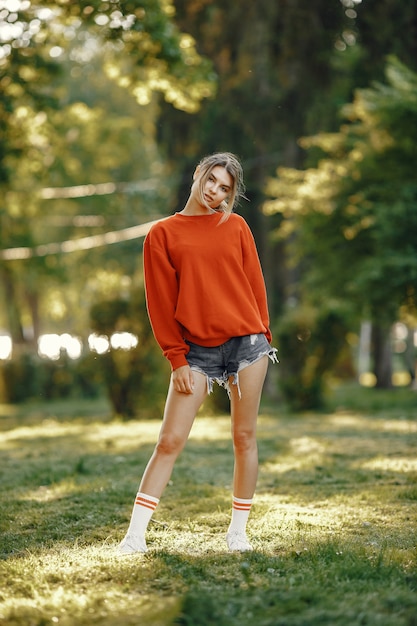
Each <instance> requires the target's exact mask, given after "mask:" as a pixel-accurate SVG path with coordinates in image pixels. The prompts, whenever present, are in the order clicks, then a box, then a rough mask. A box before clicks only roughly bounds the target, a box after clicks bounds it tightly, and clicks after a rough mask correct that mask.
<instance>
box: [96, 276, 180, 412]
mask: <svg viewBox="0 0 417 626" xmlns="http://www.w3.org/2000/svg"><path fill="white" fill-rule="evenodd" d="M90 320H91V327H92V329H93V330H94V331H95V332H96V333H98V334H100V335H106V336H107V337H111V335H112V334H113V333H115V332H130V333H133V334H134V335H136V336H137V337H138V345H137V347H135V348H132V349H130V350H123V349H116V348H113V347H111V348H110V349H109V350H108V351H107V352H106V353H104V354H101V355H99V354H97V355H94V356H93V355H92V356H91V357H90V360H93V361H94V365H95V367H96V368H97V369H98V372H99V375H100V379H101V380H102V382H103V384H104V387H105V389H106V391H107V394H108V397H109V400H110V402H111V404H112V406H113V409H114V412H115V414H116V415H119V416H121V417H124V418H127V419H129V418H132V417H134V416H138V415H141V416H142V417H143V416H144V415H146V416H147V417H149V415H151V416H153V417H160V415H161V412H162V409H163V403H164V400H165V392H166V386H167V383H168V374H169V366H168V365H167V363H165V359H163V357H162V355H161V353H160V349H159V348H158V346H157V344H156V342H155V340H154V338H153V334H152V331H151V327H150V325H149V322H148V318H147V312H146V304H145V296H144V290H143V287H140V288H139V289H137V290H135V291H134V292H132V296H131V298H130V299H129V300H127V299H114V300H107V301H100V302H97V303H95V304H94V306H93V307H92V308H91V311H90Z"/></svg>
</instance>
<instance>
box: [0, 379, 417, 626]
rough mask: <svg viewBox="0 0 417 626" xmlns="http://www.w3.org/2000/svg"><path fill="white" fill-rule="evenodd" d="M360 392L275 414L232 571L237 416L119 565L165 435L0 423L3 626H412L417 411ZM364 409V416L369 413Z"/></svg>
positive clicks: (31, 418)
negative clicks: (145, 475) (244, 542)
mask: <svg viewBox="0 0 417 626" xmlns="http://www.w3.org/2000/svg"><path fill="white" fill-rule="evenodd" d="M381 398H384V396H383V395H378V392H377V391H375V390H372V391H370V390H367V391H366V392H364V391H361V390H356V389H355V388H354V387H352V389H351V390H350V391H349V392H348V393H346V392H345V393H344V395H341V396H340V397H337V398H336V399H334V401H333V407H334V408H333V410H332V411H331V412H327V413H320V414H319V413H317V414H316V413H310V414H306V415H302V416H300V415H291V414H288V413H286V412H283V411H281V409H280V407H279V406H276V407H274V406H270V407H264V409H263V411H262V415H261V418H260V420H259V449H260V461H261V467H260V477H259V488H258V491H257V494H256V498H255V505H254V508H253V511H252V514H251V519H250V527H249V535H250V537H251V539H252V542H253V544H254V546H255V548H256V550H255V552H253V553H250V554H248V553H247V554H242V555H240V554H229V553H227V552H226V549H225V532H226V529H227V526H228V523H229V515H230V498H231V474H232V455H231V444H230V435H229V420H228V418H227V417H218V418H213V417H207V416H205V413H204V410H203V411H202V413H201V415H200V416H199V417H198V418H197V421H196V423H195V426H194V429H193V432H192V436H191V438H190V441H189V443H188V445H187V448H186V450H185V451H184V453H183V455H182V456H181V458H180V460H179V462H178V464H177V466H176V468H175V471H174V474H173V476H172V481H171V484H170V485H169V486H168V488H167V490H166V492H165V494H164V497H163V498H162V500H161V503H160V505H159V507H158V509H157V512H156V514H155V520H154V522H153V523H151V526H150V529H149V534H148V546H149V548H150V551H149V553H148V554H146V555H135V556H130V557H119V556H118V555H117V553H116V550H115V547H116V545H117V543H118V542H119V541H120V540H121V538H122V537H123V534H124V532H125V530H126V527H127V524H128V521H129V517H130V511H131V506H132V503H133V498H134V495H135V493H136V489H137V485H138V481H139V478H140V475H141V473H142V471H143V468H144V465H145V463H146V461H147V459H148V457H149V455H150V453H151V451H152V448H153V444H154V442H155V439H156V436H157V433H158V430H159V422H158V421H130V422H121V421H117V420H112V419H111V418H110V417H109V416H108V415H107V409H106V407H105V406H101V407H97V411H98V412H97V413H96V414H94V411H93V410H92V408H91V407H85V406H84V407H82V408H80V411H81V410H82V412H83V416H80V417H76V418H74V417H73V416H74V407H73V406H72V405H70V404H68V405H61V406H58V405H56V406H49V407H25V408H24V409H19V410H16V409H15V408H12V407H1V409H0V429H1V431H0V476H1V481H0V531H1V537H0V542H1V543H0V556H1V560H0V580H1V585H0V624H7V625H16V626H49V625H53V624H60V625H64V626H69V625H71V626H72V625H77V626H85V625H87V624H98V625H103V626H104V625H106V626H108V625H114V626H124V625H127V626H128V625H133V624H135V625H136V624H137V625H140V626H159V625H161V626H162V625H163V626H169V625H175V624H176V625H183V626H185V625H187V626H208V625H209V624H212V625H213V626H235V625H236V626H237V625H239V626H249V625H250V626H253V625H256V626H292V625H294V626H307V625H308V626H310V625H317V626H323V625H330V626H335V625H346V626H347V625H349V626H357V625H361V624H364V625H368V626H416V625H417V480H416V479H417V419H416V416H417V394H416V393H414V394H413V393H412V392H405V393H397V392H390V393H389V394H385V401H381ZM361 405H362V407H365V408H360V406H361Z"/></svg>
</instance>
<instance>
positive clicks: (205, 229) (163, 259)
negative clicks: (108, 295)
mask: <svg viewBox="0 0 417 626" xmlns="http://www.w3.org/2000/svg"><path fill="white" fill-rule="evenodd" d="M221 217H222V215H221V214H219V213H213V214H209V215H193V216H187V215H182V214H180V213H176V214H175V215H172V216H170V217H168V218H166V219H164V220H161V221H160V222H158V223H157V224H155V225H154V226H153V227H152V228H151V230H150V231H149V233H148V235H147V236H146V238H145V242H144V246H143V252H144V254H143V258H144V274H145V291H146V301H147V307H148V314H149V319H150V322H151V326H152V330H153V333H154V336H155V339H156V341H157V342H158V344H159V345H160V347H161V349H162V351H163V353H164V355H165V356H166V358H167V359H168V360H169V361H170V363H171V367H172V369H173V370H175V369H177V368H178V367H181V366H182V365H187V358H186V355H187V352H188V351H189V347H188V345H187V343H186V342H185V340H187V341H190V342H192V343H196V344H198V345H201V346H211V347H213V346H218V345H221V344H222V343H225V342H226V341H228V340H229V339H231V338H232V337H238V336H242V335H251V334H255V333H264V334H265V336H266V338H267V339H268V341H271V333H270V330H269V316H268V308H267V298H266V290H265V283H264V278H263V275H262V270H261V265H260V262H259V257H258V253H257V250H256V246H255V242H254V239H253V235H252V233H251V231H250V229H249V227H248V225H247V223H246V222H245V220H244V219H243V218H242V217H241V216H240V215H238V214H236V213H232V214H231V215H230V217H229V219H228V220H226V221H223V222H222V223H219V222H220V220H221Z"/></svg>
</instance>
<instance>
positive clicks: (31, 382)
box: [0, 353, 102, 404]
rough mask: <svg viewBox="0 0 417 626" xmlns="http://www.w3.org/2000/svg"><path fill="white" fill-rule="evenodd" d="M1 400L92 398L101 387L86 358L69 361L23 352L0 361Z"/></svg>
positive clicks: (17, 401) (7, 401)
mask: <svg viewBox="0 0 417 626" xmlns="http://www.w3.org/2000/svg"><path fill="white" fill-rule="evenodd" d="M0 377H1V379H2V384H1V385H0V390H2V393H1V394H0V400H1V402H6V403H12V404H14V403H21V402H26V401H28V400H38V401H39V400H44V401H45V400H55V399H60V398H95V397H97V396H98V395H99V394H100V393H101V391H102V389H101V386H100V381H99V379H98V377H97V375H96V374H95V372H94V370H93V369H92V368H90V367H86V358H85V357H84V358H82V359H80V360H79V361H71V360H70V359H68V358H66V357H64V356H61V358H60V359H59V360H57V361H50V360H46V359H42V358H40V357H37V356H34V355H33V354H31V353H24V354H22V355H20V356H16V357H14V358H13V359H12V360H11V361H4V362H2V363H1V364H0Z"/></svg>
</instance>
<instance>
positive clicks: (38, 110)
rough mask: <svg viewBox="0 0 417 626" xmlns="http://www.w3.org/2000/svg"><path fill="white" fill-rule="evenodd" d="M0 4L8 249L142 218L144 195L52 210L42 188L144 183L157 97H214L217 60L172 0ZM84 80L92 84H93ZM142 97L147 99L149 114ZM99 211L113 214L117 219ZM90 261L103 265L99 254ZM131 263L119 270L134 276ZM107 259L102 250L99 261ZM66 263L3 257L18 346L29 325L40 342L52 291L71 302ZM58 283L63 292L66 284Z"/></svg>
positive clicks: (188, 105) (153, 162)
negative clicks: (185, 26) (198, 42)
mask: <svg viewBox="0 0 417 626" xmlns="http://www.w3.org/2000/svg"><path fill="white" fill-rule="evenodd" d="M3 5H4V6H3ZM1 9H2V20H3V21H2V25H1V40H0V42H1V45H0V71H1V76H0V88H1V92H2V99H1V102H0V130H1V133H0V197H1V198H2V201H1V203H0V221H1V230H0V246H1V248H14V247H19V246H24V247H29V248H30V247H33V246H36V245H40V244H44V243H48V242H49V241H51V238H52V241H53V240H54V239H53V238H54V237H55V236H56V238H57V239H56V240H58V241H59V240H62V239H63V238H69V237H72V236H74V234H75V233H76V234H77V235H80V234H83V229H84V232H85V230H88V231H89V234H90V233H91V232H103V230H105V229H109V228H110V230H114V229H115V228H117V227H118V226H119V227H123V226H128V225H130V224H131V223H132V222H133V220H135V221H137V217H138V214H140V213H141V212H142V213H144V214H146V212H147V208H146V206H144V201H145V200H146V198H149V197H150V194H149V191H148V192H145V193H142V194H141V196H140V198H139V197H138V194H136V196H135V195H132V194H131V195H130V198H129V202H120V201H117V202H115V201H114V200H113V199H112V198H106V200H105V201H103V198H100V199H99V201H97V198H94V197H90V196H89V197H87V198H85V199H79V200H76V201H74V200H68V199H61V200H59V199H58V200H54V201H53V202H52V201H49V206H48V209H49V211H50V212H51V213H52V215H51V214H50V213H49V211H48V212H47V214H45V213H46V211H45V199H44V198H42V188H44V187H54V186H57V187H58V186H68V185H80V184H86V183H91V182H94V183H100V182H107V181H111V182H114V183H117V182H119V181H123V180H135V179H136V180H137V178H138V172H140V178H141V179H142V180H143V179H144V178H145V177H148V176H152V175H155V174H156V169H157V168H158V166H159V168H160V169H161V167H160V165H161V160H160V158H159V155H158V151H157V149H156V146H155V140H154V124H155V114H156V110H157V109H156V98H155V97H154V94H162V96H163V97H164V98H165V99H166V100H167V101H168V102H170V104H171V105H172V106H175V107H179V108H181V109H182V110H186V111H188V112H192V111H195V110H196V109H197V108H198V106H199V103H200V101H201V99H203V98H205V97H209V96H210V95H212V93H213V89H214V84H215V76H214V74H213V72H212V70H211V65H210V63H208V62H207V61H206V60H205V59H203V58H202V57H201V56H200V55H199V54H198V53H197V52H196V49H195V42H194V40H193V39H192V37H190V36H189V35H187V34H186V33H183V32H181V31H179V29H178V28H177V27H176V25H175V23H174V21H173V15H174V12H175V11H174V7H173V4H172V2H171V0H144V1H143V2H141V3H138V2H137V1H133V0H132V1H121V2H101V0H94V1H91V2H86V1H82V2H77V3H74V2H70V1H67V0H63V1H62V2H60V3H57V2H51V1H47V2H42V3H40V2H38V1H37V0H33V1H32V2H30V1H29V0H22V1H20V2H19V1H16V2H8V3H2V6H1ZM81 80H84V81H88V87H89V88H88V90H87V89H85V88H84V89H83V88H82V86H81V85H80V81H81ZM100 80H101V83H100ZM110 81H113V82H112V85H113V89H112V90H111V89H110V87H109V85H110ZM77 82H78V84H77ZM103 84H104V86H105V87H104V88H103V87H102V85H103ZM106 86H107V92H106ZM121 91H124V95H125V98H124V101H123V100H122V98H121V97H119V101H118V102H117V101H116V100H117V98H115V96H114V94H115V93H116V94H118V93H119V94H120V92H121ZM133 99H134V101H135V102H136V111H134V109H133V107H132V102H133ZM138 104H140V105H147V107H146V108H143V107H142V109H141V110H142V114H139V113H138V111H139V110H140V109H139V107H138V106H137V105H138ZM145 111H146V113H145ZM161 188H162V185H161ZM166 193H167V192H166V191H165V192H164V194H166ZM162 195H163V194H159V195H158V199H159V197H161V196H162ZM154 199H155V194H154ZM112 200H113V201H112ZM155 204H156V205H157V202H156V203H155ZM127 207H128V210H126V209H127ZM103 209H104V211H103ZM103 212H104V213H109V214H112V218H111V219H112V223H110V220H108V219H107V218H106V216H103ZM115 213H116V214H117V219H116V220H115V218H114V214H115ZM80 214H81V215H80ZM83 215H87V216H90V217H94V216H97V217H100V218H102V219H101V223H100V222H99V221H98V220H96V222H95V225H94V224H93V225H91V224H90V225H88V224H87V222H84V225H83V226H80V224H81V222H80V220H78V223H77V224H75V221H74V220H75V218H76V217H82V216H83ZM121 218H123V220H124V221H122V219H121ZM90 222H91V220H90ZM126 247H127V246H125V249H126ZM93 256H94V255H93V254H91V253H90V255H89V259H88V261H86V259H85V254H84V255H81V254H78V256H77V258H75V257H74V263H78V267H79V264H80V263H83V265H84V268H89V269H90V270H91V269H92V267H91V266H92V264H94V261H93V259H92V257H93ZM95 256H96V259H95V260H96V261H97V260H102V257H103V254H101V255H100V253H97V254H96V255H95ZM100 256H101V259H100ZM122 256H124V259H125V260H126V259H128V255H127V254H126V255H122ZM122 256H120V257H119V261H120V264H121V261H122ZM132 258H133V256H132V255H130V260H128V262H127V265H126V267H125V268H124V273H127V272H129V273H131V272H132V266H133V263H132ZM108 262H109V260H108V257H107V258H106V259H105V262H104V263H101V267H103V264H104V265H106V264H107V263H108ZM69 266H70V263H68V261H67V260H63V259H62V258H59V257H58V258H56V257H55V258H42V257H40V258H37V259H33V258H32V259H28V260H26V261H23V262H22V261H8V260H3V261H1V260H0V276H1V281H2V286H3V295H4V296H6V297H5V302H6V304H7V307H6V311H7V312H8V319H7V320H5V319H2V320H1V321H2V322H3V323H5V324H7V326H8V327H9V329H10V331H11V333H12V335H13V338H14V340H15V342H21V341H23V340H24V339H25V335H24V332H23V326H24V325H26V326H28V325H31V326H32V327H33V330H34V334H35V338H36V335H37V334H38V332H39V327H40V324H39V320H40V317H41V313H40V311H41V312H42V311H44V312H45V311H47V310H51V308H50V307H48V306H47V304H48V303H49V302H51V300H52V297H51V294H53V300H54V304H55V310H57V309H58V308H59V307H58V306H57V304H58V303H57V297H56V296H57V293H58V294H61V298H60V299H61V305H64V304H65V302H64V300H65V299H64V297H63V293H64V291H65V296H66V295H67V293H68V291H69V288H68V280H69V277H70V276H71V273H70V272H68V267H69ZM112 271H113V272H114V271H115V262H114V261H113V265H112ZM121 273H122V274H123V271H122V272H121ZM78 274H79V272H78ZM75 276H76V272H73V274H72V276H71V278H74V277H75ZM85 278H86V275H85V274H84V279H85ZM63 281H67V288H66V290H63V289H60V283H61V285H62V282H63ZM63 308H65V306H61V310H62V309H63ZM68 308H70V307H68Z"/></svg>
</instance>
